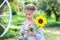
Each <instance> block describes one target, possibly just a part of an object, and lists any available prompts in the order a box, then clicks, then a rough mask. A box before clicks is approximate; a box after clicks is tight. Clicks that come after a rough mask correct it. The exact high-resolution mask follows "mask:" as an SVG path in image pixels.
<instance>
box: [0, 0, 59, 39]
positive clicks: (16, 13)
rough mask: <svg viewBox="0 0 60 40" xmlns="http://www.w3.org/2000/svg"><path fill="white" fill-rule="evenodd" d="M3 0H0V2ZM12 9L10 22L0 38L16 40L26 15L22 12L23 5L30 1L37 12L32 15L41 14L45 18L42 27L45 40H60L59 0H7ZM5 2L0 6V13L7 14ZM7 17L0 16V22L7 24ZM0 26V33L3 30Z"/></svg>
mask: <svg viewBox="0 0 60 40" xmlns="http://www.w3.org/2000/svg"><path fill="white" fill-rule="evenodd" d="M3 1H4V0H0V4H1V3H2V2H3ZM8 1H9V3H10V6H11V9H12V22H11V25H10V28H9V30H8V32H7V33H6V34H5V35H4V36H3V37H1V38H0V40H18V38H19V31H20V25H21V24H22V22H23V21H24V20H26V17H25V16H24V14H23V7H24V5H26V4H29V3H32V4H34V5H36V7H37V10H38V11H37V12H36V14H35V16H34V18H36V16H38V15H42V16H45V17H46V18H47V24H46V26H45V27H44V30H45V31H43V32H44V36H45V39H46V40H60V0H8ZM8 13H9V12H8V6H7V5H6V3H5V4H4V5H3V7H1V8H0V15H4V14H8ZM8 21H9V20H8V17H0V23H2V24H3V25H4V26H5V27H6V26H7V24H8ZM3 31H4V30H3V28H1V27H0V34H1V33H2V32H3Z"/></svg>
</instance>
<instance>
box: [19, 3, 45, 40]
mask: <svg viewBox="0 0 60 40" xmlns="http://www.w3.org/2000/svg"><path fill="white" fill-rule="evenodd" d="M35 11H36V7H35V5H33V4H27V5H25V7H24V14H25V16H26V18H27V19H26V21H24V22H23V23H22V25H21V26H20V37H19V40H45V39H44V35H43V32H42V30H41V29H40V28H38V27H37V26H36V25H35V24H34V20H35V19H34V18H33V16H34V12H35ZM29 28H33V30H34V29H35V30H34V31H28V30H29ZM36 29H37V30H36Z"/></svg>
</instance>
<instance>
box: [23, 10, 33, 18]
mask: <svg viewBox="0 0 60 40" xmlns="http://www.w3.org/2000/svg"><path fill="white" fill-rule="evenodd" d="M33 12H34V11H33V10H24V13H25V16H26V17H27V18H28V19H32V18H33V15H34V13H33Z"/></svg>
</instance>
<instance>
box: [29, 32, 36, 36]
mask: <svg viewBox="0 0 60 40" xmlns="http://www.w3.org/2000/svg"><path fill="white" fill-rule="evenodd" d="M28 35H29V36H36V34H35V33H33V32H28Z"/></svg>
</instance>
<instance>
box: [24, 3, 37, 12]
mask: <svg viewBox="0 0 60 40" xmlns="http://www.w3.org/2000/svg"><path fill="white" fill-rule="evenodd" d="M24 10H33V11H35V10H37V8H36V6H35V5H33V4H27V5H25V6H24Z"/></svg>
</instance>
